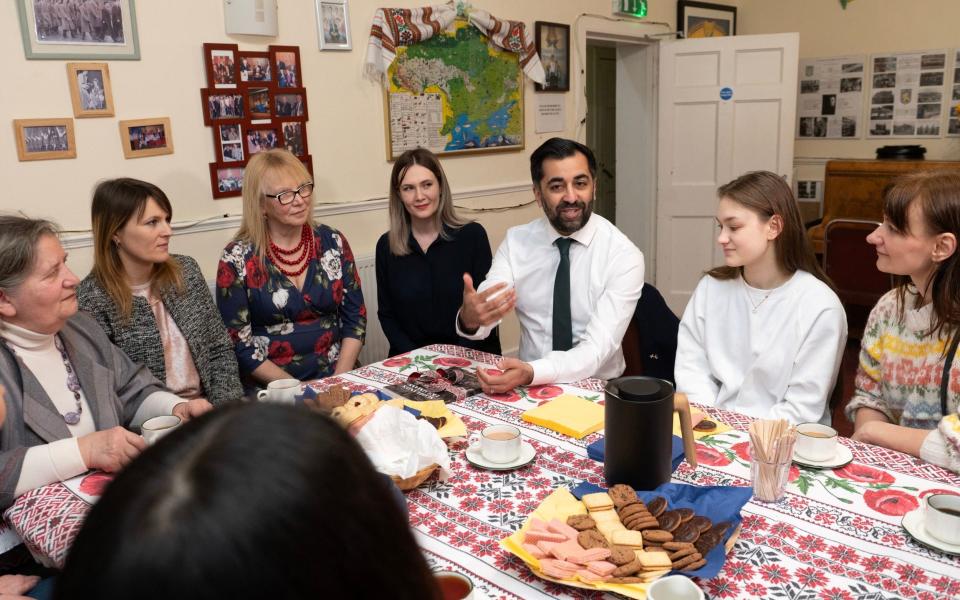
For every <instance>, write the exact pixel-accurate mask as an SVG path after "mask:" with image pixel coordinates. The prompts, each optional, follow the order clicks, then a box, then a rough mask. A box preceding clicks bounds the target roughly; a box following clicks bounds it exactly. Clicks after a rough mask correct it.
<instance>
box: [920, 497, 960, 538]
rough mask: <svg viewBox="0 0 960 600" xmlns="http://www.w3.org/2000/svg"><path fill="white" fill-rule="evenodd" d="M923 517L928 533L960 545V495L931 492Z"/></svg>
mask: <svg viewBox="0 0 960 600" xmlns="http://www.w3.org/2000/svg"><path fill="white" fill-rule="evenodd" d="M923 517H924V518H923V526H924V528H925V529H926V530H927V533H929V534H930V535H932V536H933V537H935V538H937V539H938V540H940V541H941V542H946V543H948V544H958V545H960V496H954V495H953V494H930V495H929V496H927V498H926V506H924V509H923Z"/></svg>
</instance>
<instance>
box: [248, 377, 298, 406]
mask: <svg viewBox="0 0 960 600" xmlns="http://www.w3.org/2000/svg"><path fill="white" fill-rule="evenodd" d="M299 393H300V381H299V380H298V379H277V380H275V381H271V382H270V383H268V384H267V389H265V390H260V391H259V392H257V400H261V401H263V400H266V401H267V402H278V403H280V404H293V403H294V402H296V396H297V394H299Z"/></svg>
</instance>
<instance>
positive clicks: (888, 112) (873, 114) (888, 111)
mask: <svg viewBox="0 0 960 600" xmlns="http://www.w3.org/2000/svg"><path fill="white" fill-rule="evenodd" d="M892 118H893V105H892V104H880V105H874V106H871V107H870V120H871V121H886V120H889V119H892Z"/></svg>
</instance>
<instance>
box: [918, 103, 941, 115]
mask: <svg viewBox="0 0 960 600" xmlns="http://www.w3.org/2000/svg"><path fill="white" fill-rule="evenodd" d="M917 118H918V119H938V118H940V103H938V102H937V103H931V104H917Z"/></svg>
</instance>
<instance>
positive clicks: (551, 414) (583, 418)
mask: <svg viewBox="0 0 960 600" xmlns="http://www.w3.org/2000/svg"><path fill="white" fill-rule="evenodd" d="M523 420H524V421H527V422H528V423H533V424H534V425H540V426H542V427H546V428H547V429H552V430H554V431H558V432H560V433H562V434H564V435H569V436H570V437H574V438H577V439H580V438H582V437H584V436H587V435H590V434H591V433H593V432H595V431H599V430H601V429H603V406H601V405H600V404H597V403H596V402H591V401H589V400H585V399H583V398H580V397H579V396H571V395H570V394H564V395H562V396H557V397H556V398H554V399H553V400H551V401H550V402H547V403H545V404H542V405H540V406H538V407H536V408H531V409H530V410H528V411H527V412H525V413H523Z"/></svg>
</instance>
